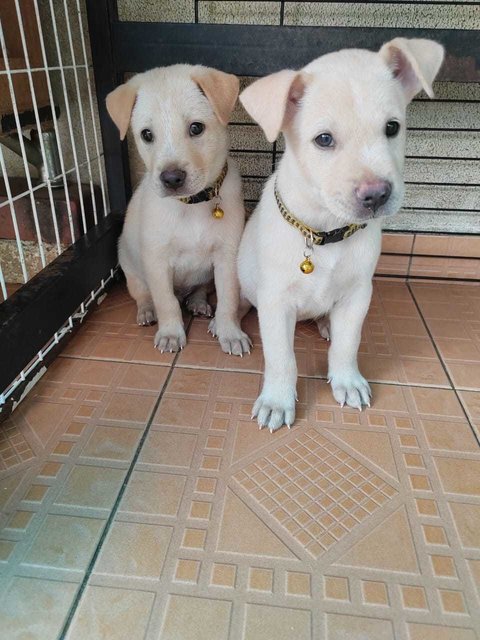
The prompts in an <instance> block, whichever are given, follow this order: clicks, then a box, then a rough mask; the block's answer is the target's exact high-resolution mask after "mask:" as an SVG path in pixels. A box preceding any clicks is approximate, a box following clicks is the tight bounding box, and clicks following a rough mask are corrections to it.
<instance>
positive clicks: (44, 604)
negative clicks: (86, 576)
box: [0, 577, 78, 640]
mask: <svg viewBox="0 0 480 640" xmlns="http://www.w3.org/2000/svg"><path fill="white" fill-rule="evenodd" d="M77 586H78V585H76V584H72V583H68V582H54V581H53V580H39V579H37V578H20V577H16V578H14V579H13V581H12V583H11V584H10V586H9V589H8V591H7V593H6V595H5V597H4V598H2V599H1V600H0V627H1V629H2V634H3V635H4V637H5V638H22V637H23V638H32V640H33V639H34V640H37V639H38V640H41V639H43V638H56V637H58V634H59V633H60V631H61V629H62V626H63V623H64V620H65V617H66V616H67V614H68V610H69V608H70V605H71V603H72V601H73V599H74V597H75V592H76V590H77Z"/></svg>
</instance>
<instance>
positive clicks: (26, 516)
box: [6, 511, 35, 531]
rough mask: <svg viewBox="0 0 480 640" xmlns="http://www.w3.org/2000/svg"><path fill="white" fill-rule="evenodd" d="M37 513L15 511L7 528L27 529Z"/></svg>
mask: <svg viewBox="0 0 480 640" xmlns="http://www.w3.org/2000/svg"><path fill="white" fill-rule="evenodd" d="M34 515H35V514H34V513H32V512H31V511H15V513H14V514H13V515H12V517H11V518H10V520H9V521H8V523H7V526H6V528H7V529H18V530H19V531H25V530H26V529H27V527H28V525H29V524H30V522H31V520H32V518H33V516H34Z"/></svg>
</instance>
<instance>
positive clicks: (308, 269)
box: [300, 257, 315, 274]
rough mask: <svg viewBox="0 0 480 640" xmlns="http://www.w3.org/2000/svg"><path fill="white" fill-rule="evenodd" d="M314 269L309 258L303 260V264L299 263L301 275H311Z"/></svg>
mask: <svg viewBox="0 0 480 640" xmlns="http://www.w3.org/2000/svg"><path fill="white" fill-rule="evenodd" d="M314 269H315V265H314V264H313V262H312V261H311V260H310V258H309V257H307V258H305V260H304V261H303V262H301V263H300V271H301V272H302V273H306V274H308V273H312V271H313V270H314Z"/></svg>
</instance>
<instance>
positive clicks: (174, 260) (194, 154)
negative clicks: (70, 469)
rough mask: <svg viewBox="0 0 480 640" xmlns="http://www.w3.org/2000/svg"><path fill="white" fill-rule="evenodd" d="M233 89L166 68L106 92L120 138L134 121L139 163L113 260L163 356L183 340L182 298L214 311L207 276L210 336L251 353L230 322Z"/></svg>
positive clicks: (218, 78)
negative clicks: (213, 291) (229, 127)
mask: <svg viewBox="0 0 480 640" xmlns="http://www.w3.org/2000/svg"><path fill="white" fill-rule="evenodd" d="M238 86H239V83H238V79H237V78H236V77H235V76H232V75H229V74H226V73H223V72H221V71H216V70H215V69H209V68H206V67H202V66H190V65H173V66H171V67H164V68H159V69H152V70H151V71H147V72H146V73H142V74H138V75H136V76H134V77H133V78H132V79H131V80H129V81H128V82H127V83H126V84H123V85H121V86H120V87H118V88H117V89H115V90H114V91H113V92H112V93H110V94H109V95H108V96H107V109H108V112H109V114H110V116H111V117H112V119H113V121H114V122H115V124H116V125H117V127H118V129H119V131H120V137H121V138H122V140H123V138H124V137H125V135H126V133H127V129H128V126H129V124H130V123H131V126H132V131H133V135H134V138H135V142H136V145H137V148H138V151H139V153H140V156H141V157H142V159H143V161H144V163H145V166H146V173H145V175H144V177H143V179H142V181H141V183H140V185H139V186H138V188H137V189H136V191H135V193H134V195H133V197H132V199H131V201H130V204H129V205H128V209H127V214H126V219H125V226H124V228H123V232H122V235H121V237H120V241H119V260H120V265H121V267H122V269H123V271H124V272H125V275H126V278H127V286H128V290H129V292H130V295H131V296H132V297H133V298H134V299H135V301H136V303H137V307H138V315H137V321H138V324H141V325H145V324H152V323H154V322H156V321H157V320H158V331H157V333H156V335H155V346H156V347H157V348H158V349H159V350H160V351H162V352H163V351H171V352H172V351H178V350H179V349H182V348H183V347H184V346H185V344H186V336H185V329H184V326H183V321H182V313H181V309H180V304H179V299H180V300H186V301H187V308H188V309H189V310H190V311H192V312H193V313H195V314H203V315H211V309H210V307H209V305H208V303H207V299H206V296H207V288H208V284H209V283H210V282H211V281H212V280H213V278H214V280H215V286H216V291H217V299H218V302H217V308H216V314H215V318H214V319H213V320H212V321H211V323H210V325H209V331H210V332H211V333H212V334H213V335H216V336H218V339H219V341H220V345H221V348H222V350H223V351H225V352H227V353H233V354H236V355H240V356H241V355H243V353H245V352H249V350H250V340H249V338H248V336H247V335H246V334H245V333H243V331H242V330H241V329H240V325H239V321H238V318H237V311H238V298H239V287H238V279H237V273H236V257H237V250H238V244H239V242H240V237H241V234H242V231H243V227H244V222H245V212H244V208H243V198H242V188H241V180H240V175H239V173H238V170H237V168H236V166H235V165H234V163H233V162H232V160H231V159H228V135H227V131H226V126H227V123H228V120H229V116H230V114H231V112H232V110H233V107H234V105H235V102H236V100H237V96H238Z"/></svg>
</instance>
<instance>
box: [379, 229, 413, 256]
mask: <svg viewBox="0 0 480 640" xmlns="http://www.w3.org/2000/svg"><path fill="white" fill-rule="evenodd" d="M413 237H414V236H413V233H383V234H382V252H383V253H385V252H388V253H411V251H412V246H413Z"/></svg>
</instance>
